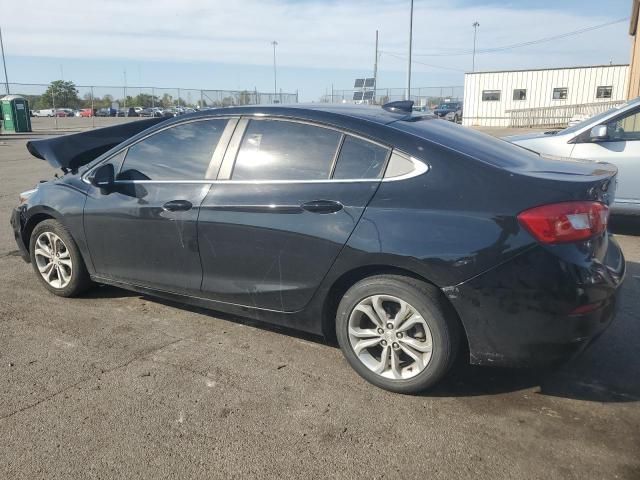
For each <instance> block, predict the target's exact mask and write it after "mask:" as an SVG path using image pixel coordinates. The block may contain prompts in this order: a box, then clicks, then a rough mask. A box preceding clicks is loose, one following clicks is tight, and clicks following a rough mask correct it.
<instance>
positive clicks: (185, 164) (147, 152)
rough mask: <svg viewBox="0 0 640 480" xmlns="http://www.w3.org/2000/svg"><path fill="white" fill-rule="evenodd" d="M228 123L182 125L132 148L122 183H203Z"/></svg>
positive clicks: (119, 176)
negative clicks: (130, 181) (198, 181)
mask: <svg viewBox="0 0 640 480" xmlns="http://www.w3.org/2000/svg"><path fill="white" fill-rule="evenodd" d="M226 125H227V120H226V119H214V120H204V121H197V122H190V123H183V124H179V125H176V126H173V127H170V128H167V129H166V130H161V131H160V132H158V133H156V134H154V135H151V136H150V137H148V138H145V139H144V140H142V141H140V142H138V143H136V144H135V145H133V146H131V147H129V152H128V153H127V156H126V158H125V160H124V164H123V165H122V170H121V172H120V175H118V179H119V180H203V179H204V178H205V176H206V172H207V168H208V167H209V163H210V162H211V158H212V156H213V151H214V150H215V147H216V145H217V144H218V142H219V141H220V137H221V136H222V132H223V131H224V129H225V126H226Z"/></svg>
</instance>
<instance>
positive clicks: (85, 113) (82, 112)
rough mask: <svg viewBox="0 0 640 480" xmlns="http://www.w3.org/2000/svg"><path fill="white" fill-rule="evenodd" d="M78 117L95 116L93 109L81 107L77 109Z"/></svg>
mask: <svg viewBox="0 0 640 480" xmlns="http://www.w3.org/2000/svg"><path fill="white" fill-rule="evenodd" d="M76 116H77V117H92V116H93V110H92V109H90V108H81V109H80V110H78V111H77V113H76Z"/></svg>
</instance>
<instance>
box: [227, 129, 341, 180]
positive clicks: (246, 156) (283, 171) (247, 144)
mask: <svg viewBox="0 0 640 480" xmlns="http://www.w3.org/2000/svg"><path fill="white" fill-rule="evenodd" d="M340 138H341V134H340V133H339V132H337V131H335V130H331V129H328V128H323V127H318V126H315V125H309V124H305V123H298V122H289V121H281V120H251V121H249V124H248V125H247V129H246V131H245V133H244V136H243V138H242V142H241V144H240V149H239V151H238V156H237V157H236V161H235V165H234V168H233V173H232V175H231V178H232V179H233V180H292V181H293V180H326V179H328V178H329V175H330V173H331V165H332V164H333V159H334V157H335V154H336V150H337V148H338V143H339V141H340Z"/></svg>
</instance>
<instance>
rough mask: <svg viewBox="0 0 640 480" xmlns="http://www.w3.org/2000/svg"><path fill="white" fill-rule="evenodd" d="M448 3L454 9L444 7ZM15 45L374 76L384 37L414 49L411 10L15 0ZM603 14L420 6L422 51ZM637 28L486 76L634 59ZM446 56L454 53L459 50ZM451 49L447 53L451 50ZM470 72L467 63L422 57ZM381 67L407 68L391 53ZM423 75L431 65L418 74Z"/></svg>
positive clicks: (561, 44)
mask: <svg viewBox="0 0 640 480" xmlns="http://www.w3.org/2000/svg"><path fill="white" fill-rule="evenodd" d="M443 4H444V5H443ZM3 18H14V19H15V18H25V19H26V25H25V23H24V22H11V23H8V22H4V23H5V25H3V28H4V36H5V47H6V49H7V52H8V54H10V55H12V56H39V57H43V56H44V57H61V58H98V59H99V58H124V59H136V60H165V61H173V62H175V61H199V62H216V63H232V64H250V65H270V64H271V62H272V50H271V48H272V47H271V45H270V42H271V41H272V40H274V39H275V40H277V41H278V43H279V45H278V63H279V64H280V65H288V66H296V67H314V68H348V69H365V68H366V69H370V68H371V65H372V63H373V42H374V32H375V30H376V28H377V29H379V30H380V36H381V43H382V48H383V49H384V50H387V51H392V52H398V53H402V52H404V51H405V49H406V43H407V21H408V8H407V2H406V1H391V0H384V1H378V2H372V1H370V0H369V1H363V0H343V1H329V2H328V1H323V0H309V1H305V2H303V1H296V2H293V1H284V0H266V1H265V0H247V1H235V2H234V1H230V0H227V1H207V0H181V1H176V0H172V1H170V0H153V1H151V0H128V1H124V0H109V1H100V2H98V1H95V0H56V1H55V2H53V1H44V0H20V1H18V0H14V1H10V2H9V1H7V2H5V6H4V7H3ZM613 19H614V17H611V16H609V17H607V16H604V15H602V14H598V15H593V16H586V13H585V12H578V13H572V12H565V11H562V10H559V11H552V10H549V9H529V10H526V9H513V8H508V7H500V6H495V5H494V6H484V7H480V6H460V5H456V4H455V2H448V3H445V2H436V1H422V2H416V8H415V20H414V26H415V30H414V31H415V36H414V49H415V52H416V53H418V54H419V53H421V52H425V51H427V50H428V51H431V52H432V51H434V50H438V49H439V48H440V49H452V50H453V49H464V50H467V49H469V48H471V45H472V38H473V29H472V27H471V23H472V22H473V21H475V20H478V21H479V22H480V24H481V26H480V30H479V36H478V46H479V48H487V47H494V46H500V45H505V44H511V43H515V42H519V41H527V40H532V39H536V38H541V37H545V36H549V35H553V34H557V33H563V32H567V31H572V30H576V29H579V28H583V27H587V26H591V25H594V24H598V23H604V22H607V21H610V20H613ZM626 30H627V25H626V23H621V24H618V25H616V26H612V27H607V28H606V29H603V30H596V31H593V32H589V33H585V34H583V35H580V36H577V37H572V38H569V39H565V40H562V41H558V42H555V43H546V44H541V45H537V46H536V47H529V48H527V49H526V50H525V49H522V50H513V51H509V52H505V53H501V54H492V55H479V56H478V57H477V64H478V65H479V67H480V68H481V69H494V68H520V67H540V66H558V65H576V64H591V63H606V62H608V61H609V60H610V59H613V60H614V61H615V62H626V61H627V60H628V56H629V42H628V38H627V35H626ZM452 50H448V51H452ZM445 51H447V50H445ZM416 60H418V61H422V62H425V63H430V64H435V65H442V66H446V67H450V68H454V69H468V68H469V64H470V58H469V57H468V56H456V57H416ZM380 68H381V69H382V70H389V71H393V70H396V71H401V70H403V69H404V68H405V65H404V61H402V60H401V59H397V58H394V57H392V56H390V55H386V56H385V55H383V57H382V61H381V65H380ZM415 69H416V71H430V70H433V69H432V68H429V67H426V66H422V65H416V67H415Z"/></svg>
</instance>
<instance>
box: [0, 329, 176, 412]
mask: <svg viewBox="0 0 640 480" xmlns="http://www.w3.org/2000/svg"><path fill="white" fill-rule="evenodd" d="M185 339H186V338H179V339H176V340H173V341H171V342H168V343H165V344H164V345H160V346H159V347H158V348H154V349H152V350H149V351H147V352H144V353H143V354H141V355H134V356H133V357H132V358H130V359H129V360H127V361H126V362H124V363H122V364H120V365H116V366H115V367H112V368H109V369H107V370H103V371H101V372H100V373H99V374H98V375H89V376H85V377H83V378H81V379H80V380H78V381H77V382H75V383H73V384H71V385H68V386H66V387H64V388H62V389H60V390H58V391H56V392H53V393H52V394H50V395H47V396H46V397H44V398H41V399H40V400H38V401H36V402H34V403H32V404H30V405H26V406H24V407H21V408H19V409H17V410H14V411H13V412H10V413H8V414H6V415H3V416H2V417H0V422H1V421H3V420H6V419H8V418H11V417H13V416H14V415H17V414H19V413H22V412H24V411H26V410H29V409H31V408H34V407H37V406H38V405H40V404H42V403H44V402H47V401H49V400H51V399H52V398H55V397H57V396H58V395H60V394H61V393H64V392H66V391H68V390H71V389H72V388H74V387H77V386H78V385H80V384H82V383H85V382H88V381H89V380H93V379H95V378H98V377H99V376H100V375H105V374H108V373H112V372H114V371H116V370H119V369H121V368H126V367H128V366H129V365H131V364H132V363H133V362H135V361H136V360H142V359H144V358H145V357H147V356H149V355H153V354H154V353H157V352H159V351H160V350H162V349H163V348H166V347H170V346H171V345H174V344H176V343H178V342H181V341H182V340H185Z"/></svg>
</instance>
